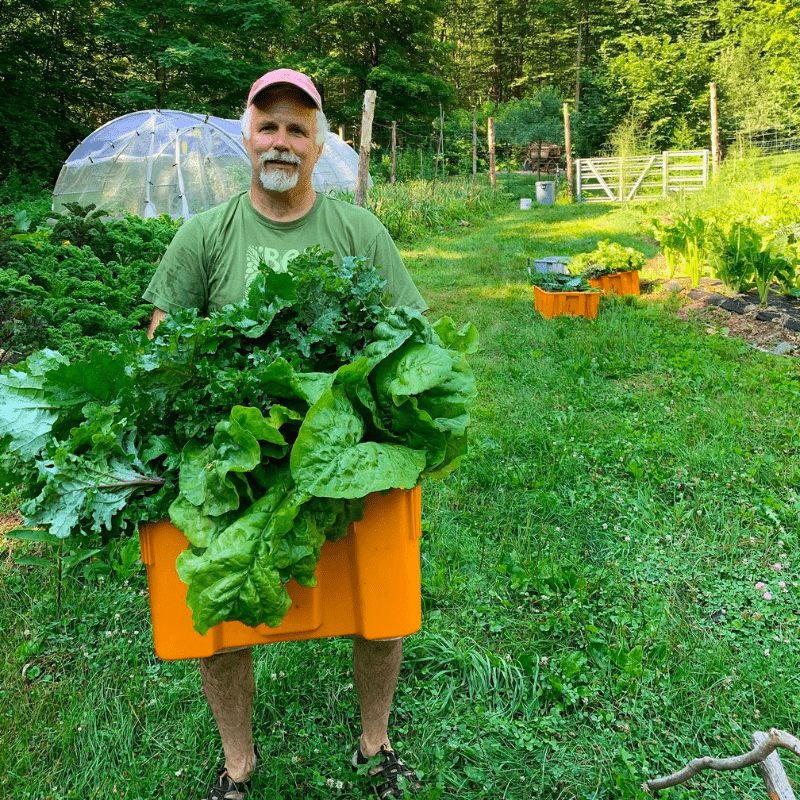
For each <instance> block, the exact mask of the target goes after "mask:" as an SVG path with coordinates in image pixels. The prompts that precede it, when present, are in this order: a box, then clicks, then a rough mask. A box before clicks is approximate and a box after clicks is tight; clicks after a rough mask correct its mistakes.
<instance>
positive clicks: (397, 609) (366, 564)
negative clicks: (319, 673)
mask: <svg viewBox="0 0 800 800" xmlns="http://www.w3.org/2000/svg"><path fill="white" fill-rule="evenodd" d="M420 533H421V501H420V488H419V487H416V488H415V489H412V490H410V491H404V490H402V489H393V490H392V491H391V492H389V493H388V494H385V495H384V494H381V493H380V492H375V493H374V494H370V495H368V496H367V505H366V511H365V513H364V518H363V519H362V520H361V521H360V522H354V523H353V524H352V525H351V526H350V528H349V529H348V532H347V536H345V537H344V538H342V539H340V540H339V541H338V542H325V544H324V545H323V546H322V553H321V556H320V561H319V564H318V565H317V573H316V574H317V586H316V588H314V589H307V588H305V587H302V586H300V585H299V584H297V583H296V582H295V581H291V582H290V583H289V584H287V587H286V588H287V590H288V592H289V596H290V597H291V599H292V606H291V608H290V609H289V611H288V613H287V614H286V617H285V618H284V620H283V622H282V623H281V625H280V626H279V627H277V628H269V627H267V626H266V625H259V626H258V627H256V628H250V627H248V626H247V625H244V624H242V623H241V622H222V623H220V624H219V625H217V626H215V627H213V628H211V630H209V631H208V633H207V634H206V635H205V636H201V635H200V634H199V633H198V632H197V631H196V630H195V629H194V628H193V627H192V615H191V611H190V610H189V607H188V606H187V605H186V584H185V583H183V581H181V579H180V578H179V577H178V573H177V571H176V569H175V559H176V558H177V557H178V554H179V553H181V552H182V551H183V550H185V549H186V547H187V546H188V543H187V541H186V537H185V536H184V535H183V534H182V533H181V532H180V531H179V530H178V529H177V528H176V527H175V526H174V525H171V524H170V523H169V522H158V523H152V524H149V525H144V526H142V529H141V531H140V539H141V545H142V561H143V562H144V563H145V564H146V565H147V581H148V585H149V588H150V611H151V615H152V619H153V642H154V644H155V650H156V654H157V655H158V656H159V657H160V658H163V659H169V660H173V659H181V658H204V657H206V656H211V655H214V653H217V652H219V651H220V650H224V649H226V648H229V647H241V646H243V645H256V644H268V643H270V642H283V641H289V640H292V639H321V638H324V637H326V636H349V635H352V634H359V635H361V636H363V637H364V638H365V639H388V638H392V637H395V636H407V635H408V634H410V633H414V632H415V631H418V630H419V628H420V626H421V624H422V605H421V596H420V562H419V538H420Z"/></svg>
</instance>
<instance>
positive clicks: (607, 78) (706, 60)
mask: <svg viewBox="0 0 800 800" xmlns="http://www.w3.org/2000/svg"><path fill="white" fill-rule="evenodd" d="M619 49H621V52H619V54H618V55H609V53H610V51H611V52H613V50H619ZM606 54H607V55H609V57H607V60H606V63H605V65H604V66H605V75H604V81H603V84H602V85H603V90H604V92H605V103H604V106H605V108H606V109H607V110H608V116H609V118H610V119H613V120H617V121H622V120H623V119H625V118H628V119H630V120H633V121H634V122H635V124H636V125H638V126H639V127H641V128H642V129H643V131H644V132H647V133H648V134H649V135H650V136H651V137H652V140H653V143H654V145H655V146H656V147H657V148H659V149H668V148H669V147H670V145H671V144H672V141H673V132H674V131H675V130H676V129H677V128H678V123H679V121H681V120H682V122H681V125H680V135H681V138H682V139H683V140H685V138H686V131H687V129H688V131H690V132H691V134H692V136H693V138H694V140H695V142H696V143H697V144H701V143H704V142H707V140H708V129H709V122H708V84H709V82H710V81H711V78H712V74H713V72H712V56H713V49H712V48H711V46H710V45H708V44H707V43H704V42H702V41H700V40H699V39H698V38H696V37H693V38H688V39H683V38H679V39H677V40H675V41H672V40H670V38H669V37H668V36H667V35H663V36H621V37H620V38H619V39H617V40H615V41H614V42H612V43H611V44H609V45H608V46H607V47H606Z"/></svg>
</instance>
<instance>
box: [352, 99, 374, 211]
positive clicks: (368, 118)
mask: <svg viewBox="0 0 800 800" xmlns="http://www.w3.org/2000/svg"><path fill="white" fill-rule="evenodd" d="M376 96H377V92H376V91H375V90H374V89H367V91H366V92H364V105H363V106H362V108H361V144H360V146H359V148H358V177H357V178H356V192H355V197H354V198H353V205H356V206H362V207H363V205H364V202H365V200H366V198H367V184H368V182H369V150H370V146H371V145H372V118H373V117H374V116H375V98H376Z"/></svg>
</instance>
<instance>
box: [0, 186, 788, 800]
mask: <svg viewBox="0 0 800 800" xmlns="http://www.w3.org/2000/svg"><path fill="white" fill-rule="evenodd" d="M527 196H529V195H527ZM518 206H519V202H518V199H517V198H512V199H510V200H509V201H508V204H507V206H506V207H505V208H503V209H502V210H501V211H500V212H499V213H496V214H495V215H494V216H493V218H492V219H490V220H484V221H478V222H473V224H472V225H471V226H470V227H463V228H459V229H458V231H457V232H456V233H449V234H443V235H440V236H437V237H435V238H431V239H427V240H425V241H423V242H418V243H417V244H415V245H413V246H411V247H409V248H407V249H406V250H404V256H405V258H406V260H407V263H408V265H409V267H410V269H411V271H412V273H413V275H414V277H415V279H416V281H417V282H418V285H419V287H420V289H421V291H422V292H423V294H424V295H425V296H426V298H427V299H428V301H429V303H430V305H431V307H432V309H431V312H430V314H429V316H430V317H431V318H432V319H435V318H437V317H438V316H440V315H442V314H448V315H450V316H452V317H454V318H455V319H456V321H457V322H467V321H472V322H474V323H475V325H476V326H477V327H478V329H479V331H480V334H481V349H480V351H479V353H477V354H476V355H475V356H473V357H472V364H473V366H474V369H475V371H476V374H477V378H478V385H479V391H480V397H479V400H478V402H477V404H476V407H475V413H474V417H475V421H474V427H473V436H472V441H473V445H472V452H471V455H470V457H469V458H468V460H466V461H465V462H464V463H463V464H462V467H461V468H460V469H459V470H458V471H457V472H456V473H455V474H453V475H452V476H451V477H450V478H448V479H447V480H445V481H443V482H440V483H433V482H431V483H428V484H426V485H425V486H424V487H423V530H424V533H423V556H422V558H423V618H424V621H423V629H422V631H421V632H420V633H418V634H415V635H414V636H412V637H410V638H409V639H408V641H407V643H406V660H405V662H404V668H403V674H402V676H401V684H400V687H399V689H398V692H397V696H396V702H395V707H394V714H393V718H392V730H393V735H394V738H395V744H396V745H397V747H398V749H399V750H400V751H401V753H402V754H403V755H404V758H405V760H407V761H408V762H409V763H411V764H413V765H414V766H415V767H419V768H420V769H421V771H422V772H424V773H425V776H426V784H427V786H428V787H430V790H429V792H427V793H426V794H425V795H424V796H425V797H429V798H435V797H452V798H462V799H463V800H477V799H478V798H487V799H488V798H491V800H499V799H500V798H508V799H509V800H523V799H527V798H539V797H541V798H547V800H561V799H562V798H563V799H564V800H566V799H567V798H575V800H578V799H580V800H588V799H589V798H637V797H641V796H642V794H641V790H640V788H639V787H640V785H641V783H642V782H643V781H644V780H646V779H647V778H648V777H656V776H659V775H664V774H667V773H669V772H672V771H674V770H676V769H678V768H679V767H681V766H683V764H684V763H685V762H686V761H689V760H691V759H692V758H695V757H696V756H700V755H706V754H711V755H717V756H724V755H733V754H738V753H740V752H743V751H744V750H746V749H749V743H750V736H751V734H752V732H753V731H755V730H765V729H768V728H769V727H772V726H775V727H780V728H784V729H787V730H789V731H791V732H795V733H797V732H798V731H800V724H798V723H799V722H800V720H799V714H798V712H799V711H800V701H799V700H798V692H797V677H796V674H797V669H798V664H799V662H800V641H799V640H798V631H799V629H800V619H799V618H798V588H797V584H798V580H800V562H798V563H796V562H795V560H794V555H795V553H796V551H797V545H798V514H799V513H800V496H798V493H797V485H798V478H800V468H799V465H798V423H797V413H796V410H797V408H798V399H799V398H800V381H798V371H797V367H796V366H795V362H794V361H790V360H782V359H777V358H773V357H770V356H767V355H765V354H763V353H759V352H757V351H755V350H753V349H750V348H748V347H747V346H745V345H744V344H742V343H739V342H736V341H730V340H727V339H725V338H722V337H721V336H719V335H709V334H708V333H707V332H706V328H705V327H704V326H700V325H693V324H692V323H683V322H680V321H679V320H677V319H676V317H675V315H674V314H673V311H672V309H670V308H668V307H662V306H660V305H658V304H656V303H652V302H648V301H647V299H646V298H643V299H642V300H638V301H637V300H627V301H616V302H614V301H613V300H611V299H603V301H602V303H601V309H600V314H599V315H598V318H597V319H596V320H595V321H592V322H589V321H587V320H583V319H574V318H559V319H556V320H551V321H544V320H543V319H542V318H541V316H539V315H538V314H537V313H536V312H535V311H534V308H533V301H532V292H531V289H530V287H529V286H528V285H526V284H525V282H524V280H523V278H524V266H525V264H526V260H527V258H534V257H539V256H545V255H569V254H573V253H577V252H580V251H581V250H586V249H591V248H593V247H594V245H595V243H596V242H597V241H598V240H599V239H604V238H611V239H613V240H614V241H617V242H619V243H621V244H624V245H626V246H630V245H633V244H636V245H637V246H639V247H640V249H642V250H643V251H644V252H645V253H646V254H647V255H648V256H654V255H656V253H657V248H656V247H655V245H654V244H653V243H652V241H649V240H647V239H645V238H643V237H642V236H641V235H640V234H639V232H638V231H639V228H638V225H637V222H638V219H639V216H640V214H641V213H642V212H638V213H634V212H631V211H626V210H618V209H616V208H612V207H607V206H601V205H590V206H583V207H569V206H566V205H559V204H557V205H555V206H552V207H550V208H534V209H533V210H531V211H521V210H519V207H518ZM654 263H655V262H654ZM646 276H647V277H650V278H653V277H656V276H655V275H654V274H649V275H647V274H646ZM24 551H25V549H24V548H23V547H22V546H21V545H18V544H14V543H12V542H9V541H6V542H4V543H3V556H2V558H0V627H2V629H3V631H4V632H5V636H4V639H5V642H4V652H5V654H6V657H5V659H4V662H3V666H2V673H0V715H1V716H0V776H2V777H0V797H2V798H34V799H35V800H46V799H49V800H66V798H81V799H83V798H90V797H103V798H111V797H126V798H128V799H129V800H144V798H164V797H170V798H172V797H175V798H195V797H202V796H204V794H203V793H204V791H205V787H206V786H207V784H208V783H209V781H210V780H211V779H212V778H213V774H214V765H215V763H216V762H218V761H219V760H220V758H221V747H220V746H219V743H218V739H217V737H216V734H215V729H214V726H213V723H212V721H211V718H210V715H209V713H208V710H207V707H206V705H205V701H204V700H203V698H202V696H201V694H200V691H199V677H198V674H197V669H196V665H195V664H194V663H192V662H163V661H160V660H159V659H157V658H156V657H155V655H154V654H153V652H152V641H151V638H150V631H149V612H148V609H147V601H146V596H145V595H146V580H145V576H144V572H143V569H142V567H141V566H140V565H139V564H138V563H137V562H135V554H134V557H133V558H132V557H131V553H130V552H125V551H124V550H123V549H122V548H120V547H115V546H113V545H112V546H111V551H112V553H111V556H110V558H109V559H108V562H109V563H110V564H111V565H112V566H111V567H110V568H109V569H107V570H105V574H103V573H102V572H101V571H98V570H94V571H93V570H92V569H90V568H89V567H91V564H89V562H83V563H82V564H76V565H75V566H74V567H72V568H71V569H70V568H69V567H70V565H69V563H67V564H66V565H65V573H64V575H63V576H62V579H61V582H60V583H61V586H62V595H61V614H60V616H58V614H57V607H56V596H55V591H54V589H55V586H56V583H57V580H56V575H55V574H54V573H53V572H52V571H50V570H44V569H42V568H40V567H34V566H24V565H22V566H20V565H19V563H18V559H19V558H20V557H21V556H22V555H23V553H24ZM28 555H30V553H28ZM349 649H350V648H349V643H348V642H347V641H343V640H328V641H317V642H305V643H287V644H280V645H271V646H266V647H263V648H260V649H259V650H258V652H257V659H256V661H257V681H258V693H257V699H256V708H255V724H256V735H257V739H258V741H259V742H260V745H261V751H262V754H263V763H264V773H263V774H262V775H260V776H259V779H258V783H257V784H256V786H257V792H256V793H255V795H254V796H255V797H257V798H261V797H263V798H265V800H266V799H267V798H270V800H272V799H273V798H279V799H280V800H290V798H291V799H292V800H293V799H294V798H300V797H302V798H325V797H330V796H331V795H333V796H335V797H341V798H357V797H362V796H363V790H362V788H361V787H360V786H358V785H351V783H350V782H351V781H352V780H353V777H352V775H351V773H350V772H349V769H348V766H347V760H348V758H349V756H350V755H351V754H352V750H353V748H354V745H355V737H356V734H357V730H358V728H357V724H356V719H357V705H356V699H355V695H354V691H353V687H352V682H351V676H350V671H349V663H348V657H349ZM792 758H793V757H792V756H791V755H788V756H784V757H783V761H784V763H785V765H786V767H787V771H788V772H789V774H790V777H792V778H795V777H797V775H798V771H797V768H796V767H795V765H794V763H793V761H792ZM661 796H662V797H672V798H692V797H694V798H701V797H702V798H704V800H705V799H706V798H708V799H709V800H710V799H711V798H714V799H715V800H716V799H717V798H719V799H720V800H721V799H722V798H725V799H727V798H730V799H731V800H732V799H733V798H754V799H755V798H761V797H764V798H765V797H766V792H765V790H764V787H763V784H762V783H761V779H760V777H759V776H758V773H757V771H756V770H755V769H749V770H743V771H740V772H735V773H710V772H706V773H703V774H702V775H701V776H699V777H697V778H695V779H694V780H693V781H692V783H691V785H690V786H685V787H678V788H677V789H673V790H669V791H667V792H664V793H663V794H662V795H661Z"/></svg>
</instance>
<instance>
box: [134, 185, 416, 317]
mask: <svg viewBox="0 0 800 800" xmlns="http://www.w3.org/2000/svg"><path fill="white" fill-rule="evenodd" d="M314 245H319V246H320V247H321V248H322V252H323V253H327V252H333V254H334V259H335V260H337V261H339V262H340V261H341V259H342V258H344V257H345V256H364V257H365V258H366V260H367V263H369V264H370V265H371V266H374V267H376V268H377V269H378V272H379V274H380V275H381V277H382V278H383V279H384V280H385V281H386V288H385V291H386V292H387V294H389V295H390V298H391V303H392V305H395V306H410V307H411V308H414V309H417V310H418V311H425V310H426V309H427V307H428V306H427V305H426V303H425V301H424V300H423V299H422V296H421V295H420V293H419V291H418V290H417V287H416V286H415V285H414V282H413V281H412V280H411V276H410V275H409V274H408V270H407V269H406V267H405V265H404V264H403V259H402V257H401V256H400V253H399V252H398V250H397V247H396V246H395V244H394V242H393V241H392V237H391V236H390V235H389V232H388V231H387V230H386V228H385V227H384V226H383V225H382V224H381V222H380V221H379V220H378V218H377V217H375V216H374V215H373V214H371V213H370V212H369V211H367V210H366V209H364V208H359V207H357V206H354V205H351V204H350V203H346V202H344V201H342V200H337V199H335V198H333V197H329V196H328V195H322V194H318V195H317V199H316V202H315V203H314V206H313V207H312V208H311V210H310V211H309V212H308V213H307V214H306V215H305V216H304V217H302V218H301V219H299V220H296V221H294V222H274V221H273V220H270V219H267V218H266V217H264V216H263V215H261V214H259V213H258V212H257V211H256V210H255V209H254V208H253V206H252V204H251V203H250V198H249V197H248V195H247V192H242V193H241V194H238V195H236V196H235V197H233V198H231V199H230V200H229V201H228V202H227V203H223V204H222V205H220V206H217V207H216V208H212V209H210V210H209V211H205V212H203V213H202V214H198V215H197V216H195V217H192V218H191V219H189V220H187V221H186V222H185V223H184V224H183V225H181V227H180V228H179V229H178V232H177V233H176V234H175V237H174V239H173V240H172V242H171V243H170V245H169V247H168V248H167V251H166V252H165V253H164V256H163V257H162V259H161V263H160V264H159V266H158V269H157V270H156V273H155V275H154V276H153V279H152V280H151V281H150V285H149V286H148V287H147V289H146V291H145V293H144V299H145V300H147V301H148V302H150V303H152V304H153V305H154V306H156V308H160V309H162V310H164V311H174V310H176V309H178V308H197V309H199V310H200V311H201V313H203V314H207V313H209V312H210V311H218V310H219V309H221V308H222V307H223V306H225V305H228V304H229V303H236V302H239V301H240V300H241V299H242V298H243V297H244V296H245V294H246V292H247V288H248V286H249V285H250V282H251V281H252V280H253V278H255V276H256V275H257V274H258V267H259V264H261V263H262V262H263V263H265V264H267V265H268V266H269V267H271V268H272V269H274V270H276V271H278V272H285V271H286V264H287V263H288V262H289V261H290V260H291V259H292V258H294V257H295V256H297V255H299V254H300V253H302V252H303V251H304V250H306V249H307V248H309V247H313V246H314Z"/></svg>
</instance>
